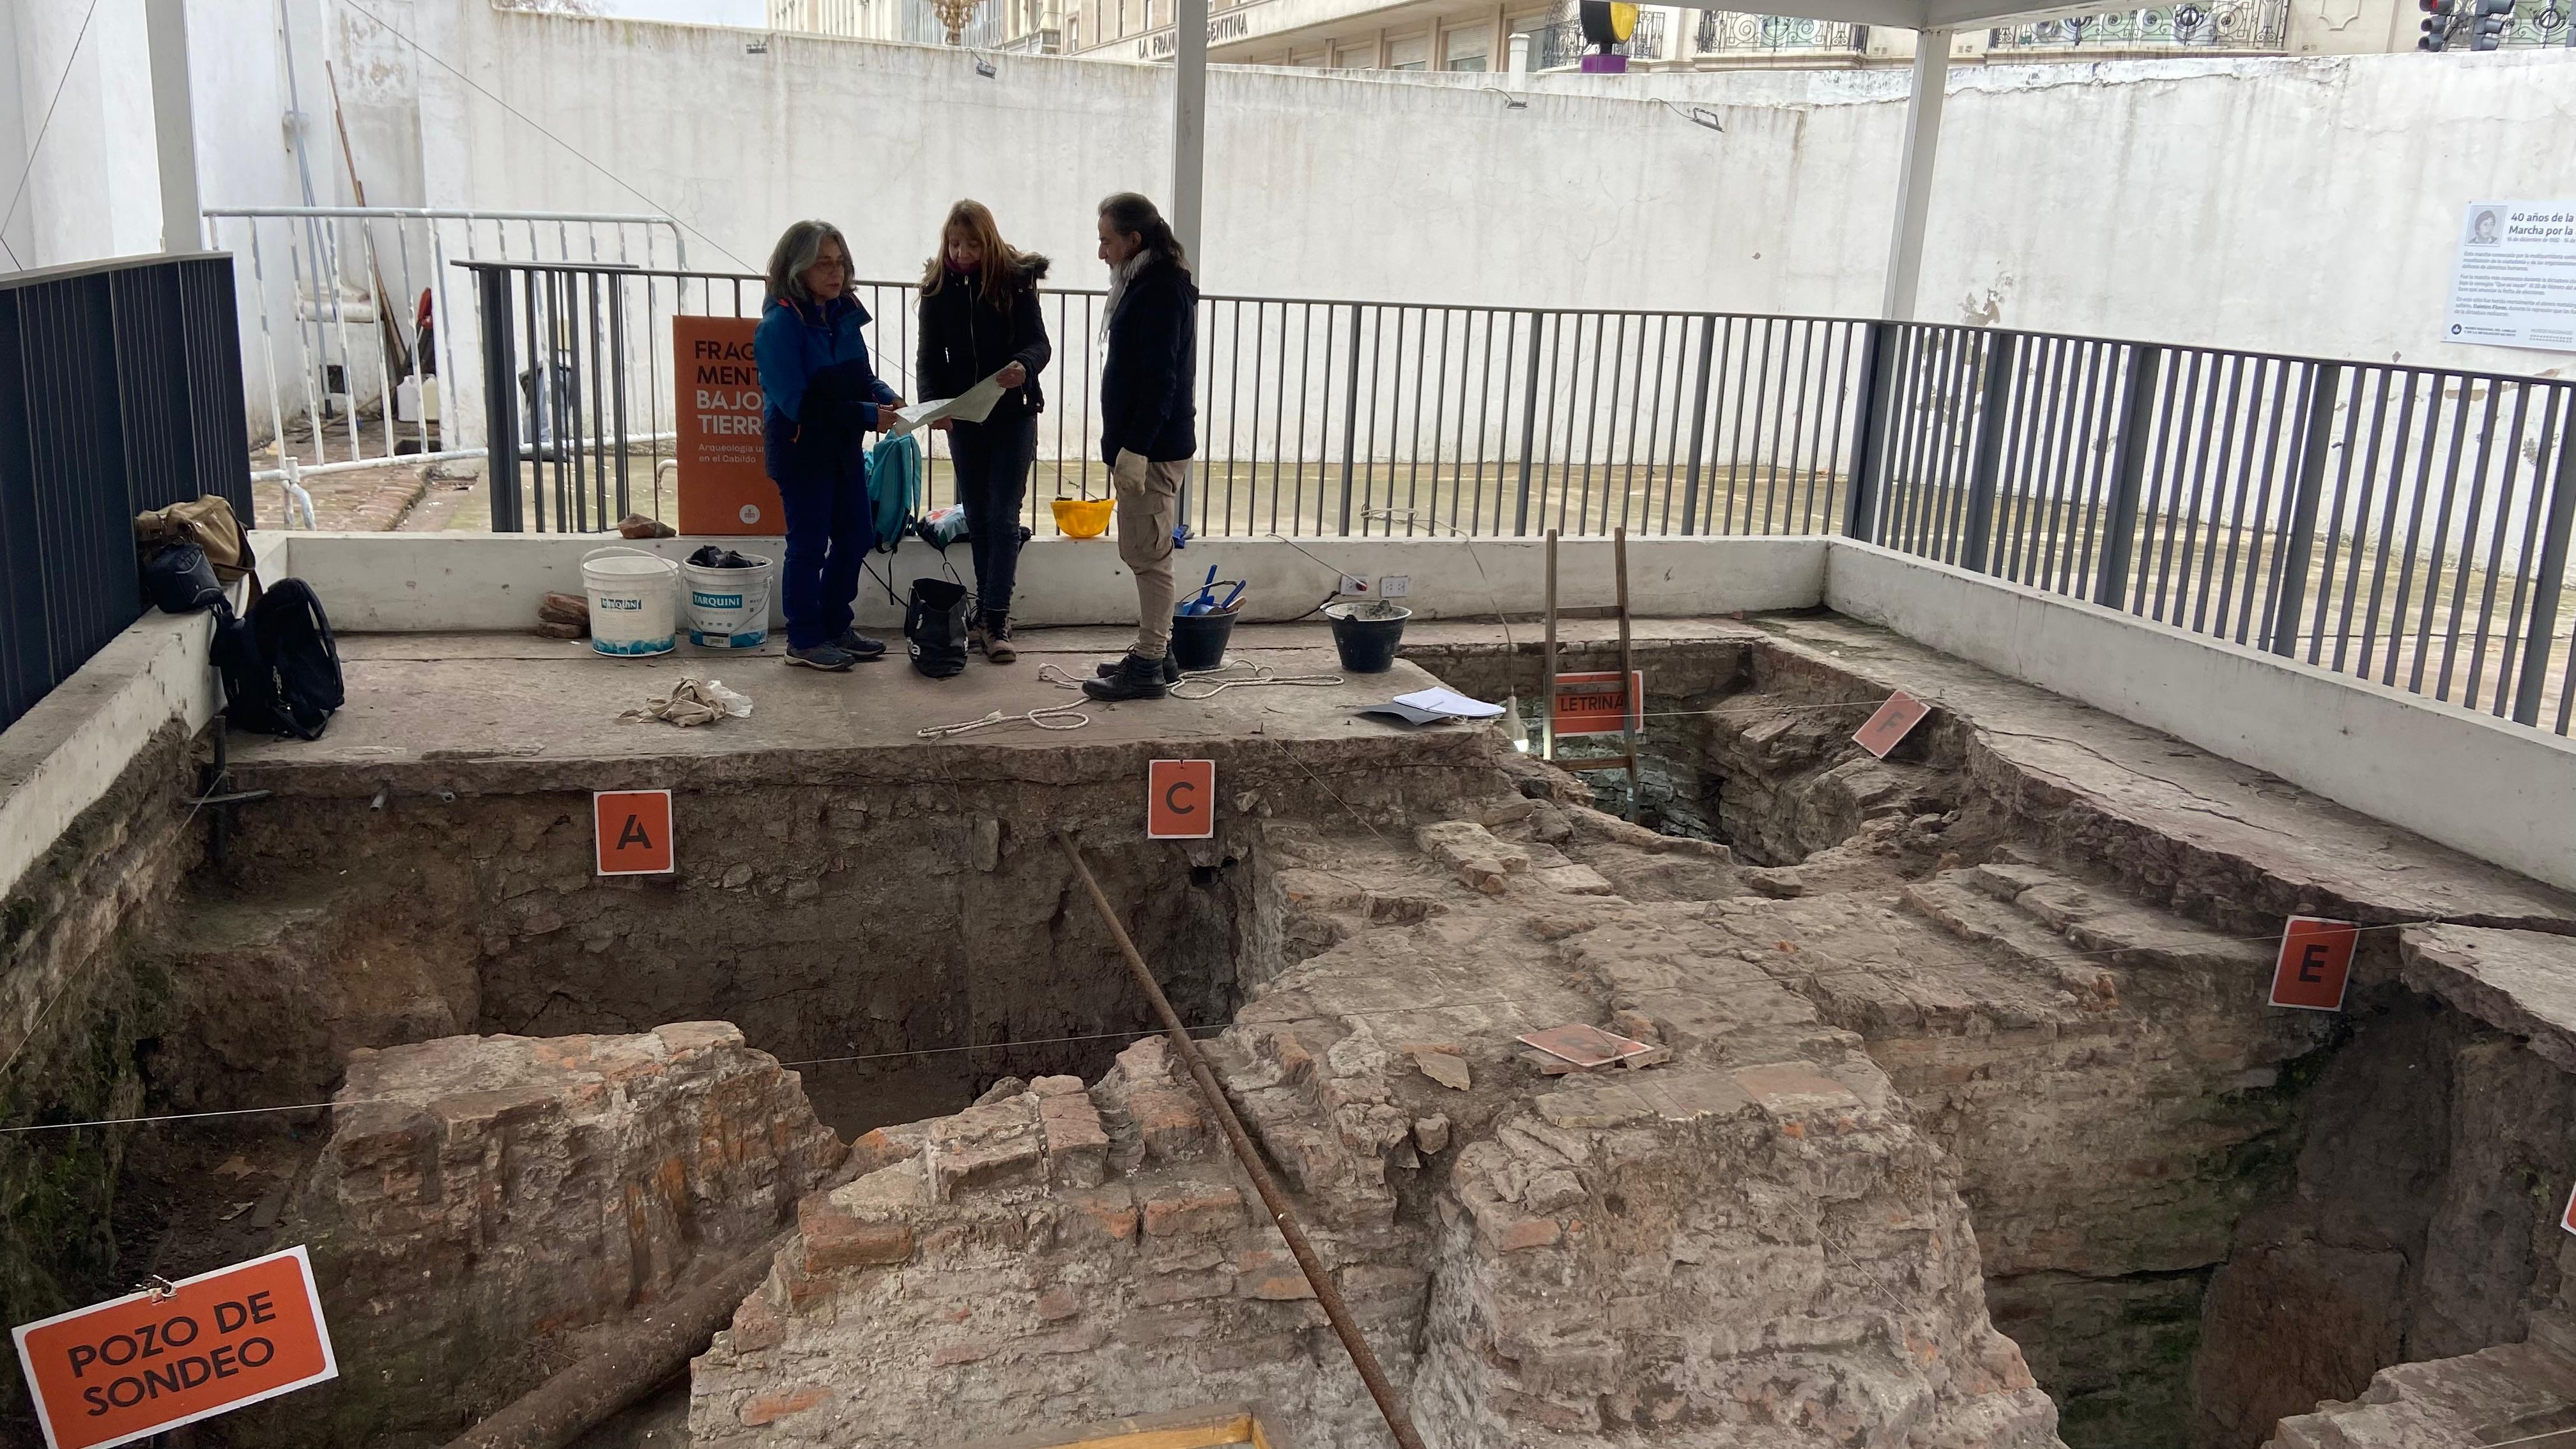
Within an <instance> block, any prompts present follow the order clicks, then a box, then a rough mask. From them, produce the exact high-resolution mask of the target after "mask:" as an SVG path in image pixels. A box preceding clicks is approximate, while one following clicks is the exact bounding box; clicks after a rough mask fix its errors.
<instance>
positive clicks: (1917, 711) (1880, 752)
mask: <svg viewBox="0 0 2576 1449" xmlns="http://www.w3.org/2000/svg"><path fill="white" fill-rule="evenodd" d="M1931 712H1932V706H1930V705H1928V704H1925V703H1924V702H1923V701H1921V700H1919V699H1916V698H1915V697H1914V696H1913V695H1910V694H1907V693H1906V692H1905V691H1904V690H1901V689H1900V690H1898V691H1897V692H1895V693H1894V694H1891V695H1889V696H1888V697H1887V703H1885V704H1882V705H1880V706H1879V707H1878V713H1876V714H1874V715H1871V716H1870V717H1869V723H1867V724H1864V725H1862V726H1861V727H1860V728H1859V729H1858V730H1857V731H1855V732H1854V733H1853V735H1852V738H1853V739H1854V740H1856V741H1858V742H1859V744H1860V747H1861V748H1862V749H1864V750H1867V751H1869V752H1870V753H1871V754H1873V755H1876V756H1877V757H1879V758H1880V759H1882V760H1884V759H1886V758H1887V752H1888V751H1890V750H1892V749H1895V748H1896V747H1897V746H1898V745H1900V744H1903V743H1904V742H1905V737H1906V736H1907V735H1909V734H1912V733H1913V732H1914V727H1915V726H1916V725H1919V724H1921V723H1923V717H1924V716H1925V715H1927V714H1930V713H1931Z"/></svg>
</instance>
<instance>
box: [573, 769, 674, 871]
mask: <svg viewBox="0 0 2576 1449" xmlns="http://www.w3.org/2000/svg"><path fill="white" fill-rule="evenodd" d="M590 814H591V825H592V828H593V829H595V830H596V831H598V832H599V873H600V874H601V875H669V874H670V873H671V872H672V871H673V870H674V869H676V867H675V866H674V865H673V864H672V861H671V792H670V791H668V790H602V791H599V792H598V793H596V794H594V795H592V796H591V797H590Z"/></svg>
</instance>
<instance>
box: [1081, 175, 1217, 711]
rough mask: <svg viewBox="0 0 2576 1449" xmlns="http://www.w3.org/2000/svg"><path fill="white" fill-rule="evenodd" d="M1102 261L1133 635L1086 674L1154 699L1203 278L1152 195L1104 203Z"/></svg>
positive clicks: (1103, 396) (1112, 450)
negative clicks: (1118, 653) (1132, 582)
mask: <svg viewBox="0 0 2576 1449" xmlns="http://www.w3.org/2000/svg"><path fill="white" fill-rule="evenodd" d="M1100 260H1101V261H1103V262H1105V263H1107V264H1108V266H1109V308H1108V312H1109V316H1108V322H1107V324H1106V327H1107V332H1108V355H1107V357H1106V358H1104V359H1103V361H1102V363H1101V369H1100V406H1101V425H1100V455H1101V457H1102V458H1104V459H1106V460H1107V461H1108V464H1109V471H1110V476H1111V478H1112V479H1113V480H1114V482H1115V484H1116V488H1117V494H1118V557H1119V558H1120V560H1121V561H1123V562H1124V563H1125V564H1126V565H1127V568H1128V571H1129V572H1131V573H1133V574H1134V575H1135V576H1136V642H1135V644H1134V646H1133V647H1131V648H1130V649H1129V650H1128V651H1127V655H1126V657H1125V658H1123V659H1119V660H1115V661H1112V662H1110V663H1107V664H1103V665H1101V666H1100V670H1099V675H1100V677H1099V678H1096V679H1087V680H1084V681H1083V684H1082V691H1083V693H1085V694H1087V695H1090V696H1091V697H1092V698H1093V699H1105V700H1122V699H1161V698H1162V697H1163V693H1164V690H1165V688H1166V687H1167V686H1168V685H1169V684H1171V683H1172V682H1174V681H1176V680H1178V679H1179V678H1180V672H1179V670H1178V668H1177V667H1176V666H1175V665H1174V664H1173V662H1172V659H1171V643H1172V593H1173V587H1172V548H1173V543H1172V531H1173V529H1174V528H1175V527H1176V526H1177V525H1178V524H1179V523H1180V521H1181V520H1180V496H1181V484H1182V483H1183V482H1184V481H1185V480H1186V479H1187V478H1188V477H1189V460H1190V457H1191V455H1193V454H1195V453H1196V452H1197V451H1198V399H1197V392H1196V389H1197V379H1198V307H1199V289H1198V284H1197V283H1196V282H1195V281H1193V280H1192V279H1191V277H1190V259H1189V255H1188V253H1187V252H1185V251H1183V250H1182V248H1181V243H1180V241H1179V239H1178V238H1176V237H1174V236H1173V235H1172V228H1171V227H1170V225H1169V224H1167V223H1166V222H1165V221H1164V220H1163V214H1162V213H1161V212H1160V211H1157V210H1156V209H1155V208H1154V203H1152V202H1150V201H1148V200H1146V199H1145V198H1144V197H1142V196H1139V195H1137V194H1136V193H1134V192H1132V191H1122V192H1120V193H1118V194H1117V195H1116V196H1112V197H1110V198H1109V199H1108V200H1106V201H1103V202H1102V203H1100Z"/></svg>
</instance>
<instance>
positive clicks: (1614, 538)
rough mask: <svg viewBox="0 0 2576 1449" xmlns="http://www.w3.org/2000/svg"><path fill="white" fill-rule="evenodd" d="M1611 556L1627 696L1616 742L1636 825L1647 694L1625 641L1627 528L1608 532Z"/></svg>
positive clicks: (1621, 680)
mask: <svg viewBox="0 0 2576 1449" xmlns="http://www.w3.org/2000/svg"><path fill="white" fill-rule="evenodd" d="M1610 556H1611V560H1612V562H1613V564H1614V565H1615V566H1616V567H1617V568H1618V570H1619V688H1620V689H1621V691H1623V692H1627V691H1634V692H1633V693H1631V694H1630V695H1629V699H1628V707H1627V709H1626V710H1624V711H1622V712H1621V713H1620V715H1619V741H1620V743H1621V744H1624V745H1626V746H1627V748H1628V823H1629V824H1631V825H1634V824H1636V823H1637V793H1638V785H1637V726H1638V725H1639V724H1640V723H1641V722H1643V721H1644V719H1645V715H1646V698H1645V695H1646V692H1645V691H1644V690H1642V689H1638V688H1637V655H1636V652H1635V649H1634V647H1633V646H1632V645H1631V644H1630V642H1629V638H1628V525H1626V524H1624V523H1623V524H1620V525H1619V526H1618V527H1617V528H1614V529H1612V530H1611V531H1610Z"/></svg>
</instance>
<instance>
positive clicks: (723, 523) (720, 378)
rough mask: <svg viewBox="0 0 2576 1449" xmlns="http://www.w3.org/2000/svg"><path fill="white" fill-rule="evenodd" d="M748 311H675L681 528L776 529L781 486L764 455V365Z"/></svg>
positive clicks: (779, 529)
mask: <svg viewBox="0 0 2576 1449" xmlns="http://www.w3.org/2000/svg"><path fill="white" fill-rule="evenodd" d="M759 325H760V324H759V323H758V322H757V321H755V320H754V319H752V318H749V317H673V318H672V319H671V359H672V368H671V374H672V377H673V379H674V381H675V382H676V384H677V386H678V388H679V398H678V407H677V410H676V414H675V415H676V416H677V417H678V418H679V426H678V428H677V429H676V430H675V431H676V432H677V433H678V435H679V436H678V437H677V439H676V440H675V441H676V443H677V445H678V448H679V458H680V531H681V532H682V533H712V534H758V535H776V534H780V533H783V532H785V531H786V528H787V524H786V521H785V520H784V519H783V518H781V517H780V516H779V504H778V485H777V484H775V483H772V482H770V481H769V473H768V471H767V470H766V469H765V468H763V467H762V466H761V456H760V367H759V365H758V364H757V363H755V362H753V361H752V356H751V334H752V330H753V329H754V328H755V327H757V326H759Z"/></svg>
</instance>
